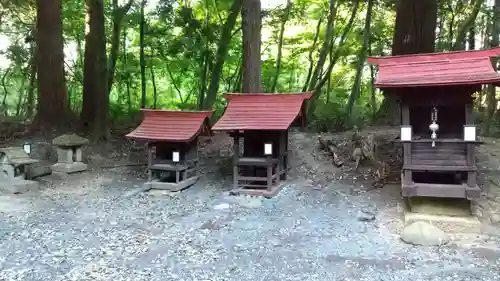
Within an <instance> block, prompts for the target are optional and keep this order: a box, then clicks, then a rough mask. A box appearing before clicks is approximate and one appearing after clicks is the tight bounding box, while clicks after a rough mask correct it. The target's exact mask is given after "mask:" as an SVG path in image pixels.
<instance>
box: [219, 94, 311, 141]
mask: <svg viewBox="0 0 500 281" xmlns="http://www.w3.org/2000/svg"><path fill="white" fill-rule="evenodd" d="M311 96H312V93H311V92H307V93H293V94H228V95H225V96H224V97H225V98H226V99H228V100H229V103H228V104H227V106H226V110H225V112H224V114H223V115H222V117H221V118H220V119H219V121H217V123H216V124H215V125H214V126H213V128H212V129H213V130H214V131H232V130H288V128H289V127H290V125H292V123H293V121H294V120H295V119H296V118H297V117H298V116H302V117H303V116H304V115H305V110H304V108H303V104H304V101H305V100H307V99H310V98H311Z"/></svg>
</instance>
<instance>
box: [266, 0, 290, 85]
mask: <svg viewBox="0 0 500 281" xmlns="http://www.w3.org/2000/svg"><path fill="white" fill-rule="evenodd" d="M291 10H292V1H291V0H287V3H286V8H285V11H284V15H283V18H282V19H281V27H280V36H279V39H278V56H277V57H276V74H274V79H273V84H272V86H271V93H274V92H275V91H276V86H277V85H278V78H279V76H280V70H281V58H282V57H283V37H284V35H285V26H286V22H287V21H288V18H289V17H290V11H291Z"/></svg>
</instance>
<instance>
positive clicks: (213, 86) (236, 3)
mask: <svg viewBox="0 0 500 281" xmlns="http://www.w3.org/2000/svg"><path fill="white" fill-rule="evenodd" d="M243 1H247V0H243ZM241 5H242V0H233V5H232V6H231V10H230V12H229V16H228V17H227V21H226V23H225V24H224V26H223V27H222V31H221V37H220V41H219V44H218V46H217V55H216V58H215V64H214V66H213V68H212V76H211V77H210V85H209V86H208V91H207V95H206V98H205V100H204V105H203V108H204V109H211V108H212V106H213V104H214V102H215V100H216V98H217V92H218V91H219V82H220V76H221V74H222V68H223V67H224V61H225V60H226V56H227V51H228V49H229V43H230V41H231V31H232V30H233V28H234V26H235V24H236V19H237V18H238V13H239V11H240V10H241ZM259 59H260V55H259Z"/></svg>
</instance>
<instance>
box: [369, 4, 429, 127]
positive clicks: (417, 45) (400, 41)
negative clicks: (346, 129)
mask: <svg viewBox="0 0 500 281" xmlns="http://www.w3.org/2000/svg"><path fill="white" fill-rule="evenodd" d="M436 24H437V1H436V0H419V1H413V0H401V1H400V2H399V4H398V6H397V11H396V26H395V31H394V38H393V43H392V55H393V56H397V55H406V54H417V53H432V52H434V43H435V38H436ZM400 115H401V111H400V108H399V104H398V102H397V100H396V97H395V96H393V95H391V94H390V93H387V92H385V93H384V101H383V102H382V105H381V106H380V108H379V111H378V114H377V118H378V119H381V120H383V121H385V122H387V123H389V124H391V125H396V124H399V122H400V121H401V117H400Z"/></svg>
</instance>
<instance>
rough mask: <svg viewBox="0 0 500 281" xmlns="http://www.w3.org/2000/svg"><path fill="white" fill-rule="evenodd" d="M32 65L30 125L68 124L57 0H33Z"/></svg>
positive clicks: (59, 1)
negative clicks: (34, 85) (34, 90)
mask: <svg viewBox="0 0 500 281" xmlns="http://www.w3.org/2000/svg"><path fill="white" fill-rule="evenodd" d="M36 4H37V20H36V28H37V32H36V56H35V57H36V64H37V74H38V75H37V76H38V93H39V94H38V98H39V100H38V112H37V115H36V117H35V122H34V125H36V126H40V127H42V128H44V129H53V128H58V127H61V128H64V127H66V126H68V125H69V124H68V120H70V111H69V107H68V98H67V95H68V93H67V89H66V80H65V77H64V52H63V34H62V22H61V0H37V1H36Z"/></svg>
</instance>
